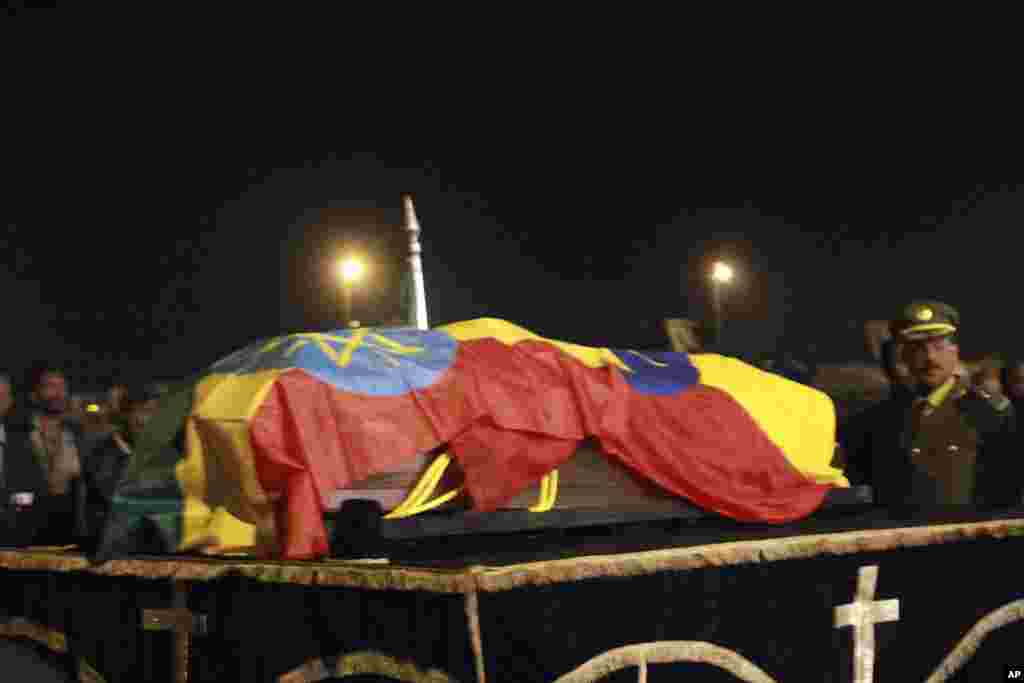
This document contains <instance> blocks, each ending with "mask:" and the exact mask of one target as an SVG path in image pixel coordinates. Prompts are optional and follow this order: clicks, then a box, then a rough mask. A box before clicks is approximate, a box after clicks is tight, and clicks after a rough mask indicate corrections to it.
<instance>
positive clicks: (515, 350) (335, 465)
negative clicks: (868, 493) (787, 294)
mask: <svg viewBox="0 0 1024 683" xmlns="http://www.w3.org/2000/svg"><path fill="white" fill-rule="evenodd" d="M588 437H593V438H596V439H597V440H598V442H599V443H600V445H601V447H602V449H603V451H604V452H605V453H606V455H607V456H608V457H611V458H614V459H617V460H619V461H620V462H621V463H622V464H624V465H625V466H627V467H629V468H631V469H632V470H633V471H635V472H636V473H638V474H640V475H642V476H643V477H646V478H648V479H649V480H651V481H653V482H655V483H656V484H658V485H660V486H661V487H663V488H664V489H666V490H667V491H669V492H672V493H674V494H677V495H679V496H682V497H684V498H686V499H688V500H689V501H691V502H692V503H694V504H696V505H699V506H701V507H703V508H706V509H708V510H712V511H716V512H719V513H721V514H724V515H726V516H729V517H732V518H734V519H738V520H748V521H760V522H787V521H791V520H794V519H798V518H801V517H804V516H806V515H808V514H810V513H811V512H813V511H814V510H815V509H816V508H817V507H818V506H819V505H820V504H821V502H822V500H823V499H824V496H825V494H826V492H827V490H828V488H829V487H830V486H845V485H847V483H846V480H845V479H843V477H842V473H841V472H840V471H839V470H836V469H834V468H832V467H831V466H830V462H831V459H832V454H833V449H834V444H835V411H834V407H833V405H832V402H831V400H830V399H829V398H828V397H827V396H825V395H824V394H822V393H820V392H818V391H816V390H814V389H811V388H809V387H806V386H803V385H799V384H796V383H794V382H791V381H789V380H786V379H783V378H781V377H778V376H776V375H772V374H769V373H766V372H763V371H761V370H758V369H757V368H754V367H752V366H749V365H746V364H744V363H742V362H740V361H738V360H734V359H731V358H726V357H723V356H719V355H714V354H699V355H687V354H682V353H654V354H641V353H637V352H633V351H613V350H610V349H605V348H594V347H585V346H579V345H575V344H568V343H564V342H557V341H552V340H548V339H543V338H541V337H538V336H536V335H534V334H532V333H530V332H529V331H527V330H525V329H522V328H520V327H517V326H515V325H513V324H511V323H508V322H504V321H501V320H495V319H479V320H472V321H467V322H460V323H455V324H452V325H447V326H444V327H440V328H436V329H433V330H429V331H425V330H416V329H410V328H366V329H357V330H344V331H335V332H328V333H316V334H295V335H290V336H286V337H280V338H276V339H271V340H266V341H262V342H260V343H257V344H253V345H251V346H249V347H247V348H245V349H242V350H241V351H238V352H237V353H234V354H232V355H231V356H229V357H227V358H225V359H223V360H221V361H219V362H218V363H216V364H214V365H213V366H212V367H211V368H210V369H209V371H208V372H206V373H205V374H203V375H201V376H200V377H198V378H196V379H195V380H194V381H191V382H188V383H185V385H183V386H182V387H180V388H179V389H178V390H177V391H175V392H172V393H171V394H169V395H168V396H167V397H165V399H164V400H163V405H162V408H161V411H160V413H159V414H158V416H157V417H156V418H154V422H153V423H152V424H151V425H150V426H149V427H148V429H147V433H146V434H145V435H144V436H143V438H142V439H141V440H140V444H139V451H138V454H137V457H136V459H135V462H134V463H133V466H132V468H131V469H130V471H129V474H128V475H127V476H126V478H125V481H124V482H122V484H121V486H120V487H119V489H118V493H117V495H116V496H115V500H114V507H113V514H112V515H111V521H110V524H109V526H108V529H107V541H108V542H111V541H114V542H116V541H117V538H116V536H117V535H118V534H122V535H123V534H125V533H127V532H128V530H130V529H131V528H132V527H133V525H137V524H138V523H139V522H140V520H142V519H149V520H151V521H154V522H156V523H157V526H158V527H159V528H160V529H162V530H163V533H164V534H165V536H166V537H169V538H170V540H171V542H172V543H171V547H174V548H176V549H188V548H195V547H198V546H207V547H213V548H220V549H227V548H231V547H248V546H252V545H253V544H254V543H255V540H256V536H257V535H258V530H263V531H266V533H269V534H272V535H273V536H275V537H276V542H277V547H278V548H279V551H278V552H280V553H281V554H282V555H283V556H284V557H287V558H292V559H300V558H312V557H318V556H323V555H325V554H326V553H327V552H328V539H327V534H326V531H325V528H324V524H323V513H324V511H325V501H326V500H327V499H328V497H329V496H330V494H331V493H332V492H334V491H337V490H340V489H344V488H346V487H347V486H350V485H351V484H353V483H354V482H359V481H361V480H363V479H365V478H367V477H369V476H371V475H373V474H379V473H386V472H388V471H391V470H393V469H395V468H396V467H399V466H401V465H402V464H403V463H408V462H409V461H410V460H412V459H415V458H416V457H417V456H419V455H421V454H424V453H427V452H428V451H431V450H432V449H435V448H437V447H438V446H441V445H447V450H448V453H449V454H450V455H451V457H452V458H454V459H455V460H456V462H457V463H458V464H459V466H460V468H461V470H462V471H463V474H464V477H465V483H464V491H465V493H466V494H467V495H468V496H469V498H470V499H471V501H472V504H473V507H474V508H475V509H478V510H483V511H488V510H494V509H495V508H497V507H500V506H501V505H502V504H503V503H505V502H507V501H508V500H510V499H511V498H512V497H514V496H516V495H517V494H518V493H520V492H521V491H522V490H523V489H525V488H526V487H528V486H530V485H532V484H534V483H536V482H537V481H538V480H539V479H541V478H542V477H543V476H544V475H545V474H547V473H548V472H550V471H551V470H553V469H555V468H557V467H558V466H559V465H561V464H562V463H563V462H565V461H566V460H567V459H569V458H570V457H572V455H573V454H574V452H575V451H576V449H577V446H578V445H579V443H580V441H582V440H583V439H585V438H588ZM175 444H176V445H175ZM115 544H116V543H115Z"/></svg>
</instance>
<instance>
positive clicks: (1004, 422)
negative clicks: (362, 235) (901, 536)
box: [841, 302, 1024, 505]
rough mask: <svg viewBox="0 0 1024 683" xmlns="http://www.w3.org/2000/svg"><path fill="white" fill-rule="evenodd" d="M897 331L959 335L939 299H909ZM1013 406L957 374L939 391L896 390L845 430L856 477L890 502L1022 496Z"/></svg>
mask: <svg viewBox="0 0 1024 683" xmlns="http://www.w3.org/2000/svg"><path fill="white" fill-rule="evenodd" d="M892 328H893V335H894V336H895V337H896V338H897V339H900V340H901V341H907V342H914V341H919V340H926V339H931V338H937V337H945V336H949V335H952V334H955V333H956V332H957V330H958V328H959V314H958V313H957V312H956V310H955V309H953V308H952V307H950V306H947V305H945V304H942V303H939V302H921V303H915V304H911V305H910V306H908V307H907V308H906V309H905V310H904V311H903V312H902V314H901V315H900V316H899V317H898V318H897V319H896V320H894V321H893V325H892ZM1015 422H1016V418H1015V415H1014V410H1013V407H1012V406H1011V405H1010V403H1009V401H1007V400H1006V399H1005V398H1004V397H995V396H991V395H989V394H988V393H987V392H985V391H984V390H982V389H980V388H978V387H975V386H972V385H970V384H969V380H968V379H967V378H965V377H963V376H954V377H952V378H951V379H950V380H948V381H947V382H946V383H944V384H943V385H942V386H940V387H938V388H936V389H934V390H922V391H920V392H917V393H914V392H906V391H894V392H893V394H892V396H890V398H889V399H888V400H886V401H884V402H883V403H881V404H879V405H877V406H875V407H874V408H872V409H870V410H869V411H867V412H865V413H864V414H863V415H862V416H860V417H859V418H855V419H854V420H853V421H852V424H851V425H850V426H848V427H847V428H846V429H845V430H843V431H842V432H841V439H842V440H843V444H842V445H843V448H844V450H845V451H846V454H847V459H848V469H849V473H850V478H851V480H853V481H854V482H855V483H868V484H870V485H871V486H872V487H873V489H874V494H875V500H876V502H878V503H882V504H886V505H957V504H977V505H1011V504H1014V503H1018V502H1020V501H1021V494H1022V489H1024V484H1022V480H1024V471H1022V467H1021V464H1022V462H1024V454H1022V453H1021V452H1020V449H1018V448H1017V443H1016V441H1017V436H1016V427H1015Z"/></svg>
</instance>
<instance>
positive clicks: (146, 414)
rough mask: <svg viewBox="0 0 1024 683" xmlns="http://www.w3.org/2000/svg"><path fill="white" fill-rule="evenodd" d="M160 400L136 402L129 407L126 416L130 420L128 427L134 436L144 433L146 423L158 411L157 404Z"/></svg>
mask: <svg viewBox="0 0 1024 683" xmlns="http://www.w3.org/2000/svg"><path fill="white" fill-rule="evenodd" d="M157 403H158V401H156V400H152V401H145V402H144V403H136V404H134V405H132V406H130V407H129V408H128V410H127V411H126V413H125V418H126V419H127V422H128V429H130V430H131V432H132V435H133V436H138V435H140V434H142V430H144V429H145V428H146V423H147V422H149V419H150V418H151V417H153V414H154V413H155V412H156V406H157Z"/></svg>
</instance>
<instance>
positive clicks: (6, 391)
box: [0, 380, 14, 420]
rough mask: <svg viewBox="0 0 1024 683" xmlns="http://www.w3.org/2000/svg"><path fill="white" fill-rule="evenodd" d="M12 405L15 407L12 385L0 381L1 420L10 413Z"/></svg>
mask: <svg viewBox="0 0 1024 683" xmlns="http://www.w3.org/2000/svg"><path fill="white" fill-rule="evenodd" d="M12 405H14V395H13V393H12V392H11V385H10V384H9V383H8V382H6V381H4V380H0V420H2V419H3V418H4V417H5V416H6V415H7V413H9V412H10V410H11V406H12Z"/></svg>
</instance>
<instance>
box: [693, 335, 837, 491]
mask: <svg viewBox="0 0 1024 683" xmlns="http://www.w3.org/2000/svg"><path fill="white" fill-rule="evenodd" d="M690 362H691V363H693V365H694V366H695V367H696V368H697V370H698V372H700V383H701V384H704V385H706V386H710V387H715V388H716V389H721V390H722V391H724V392H726V393H727V394H729V395H730V396H732V398H733V399H735V400H736V402H737V403H739V404H740V405H741V406H743V408H744V409H745V410H746V411H747V414H748V415H750V417H751V418H752V419H753V420H754V422H755V423H756V424H757V426H758V427H760V428H761V431H763V432H764V434H765V435H766V436H767V437H768V438H769V439H770V440H771V442H772V443H774V444H775V445H776V446H778V448H779V450H781V451H782V452H783V453H784V454H785V456H786V459H787V460H789V462H790V463H792V465H793V466H794V467H796V469H797V470H799V471H800V472H801V473H803V474H804V475H805V476H807V477H810V478H811V479H813V480H814V481H816V482H818V483H820V484H832V485H834V486H844V487H845V486H849V485H850V483H849V482H848V481H847V480H846V478H845V477H844V476H843V472H842V470H839V469H836V468H835V467H832V465H831V463H832V459H833V456H834V454H835V444H836V410H835V405H834V404H833V403H832V399H831V398H829V397H828V396H827V395H826V394H824V393H823V392H821V391H818V390H817V389H814V388H812V387H808V386H805V385H803V384H799V383H797V382H793V381H791V380H788V379H786V378H785V377H781V376H779V375H775V374H772V373H770V372H765V371H763V370H760V369H758V368H755V367H754V366H752V365H748V364H746V363H744V362H742V361H740V360H736V359H735V358H727V357H725V356H720V355H718V354H714V353H698V354H691V355H690Z"/></svg>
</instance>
